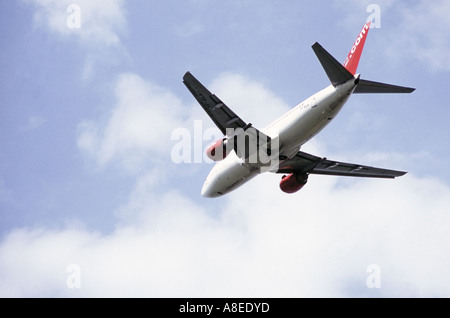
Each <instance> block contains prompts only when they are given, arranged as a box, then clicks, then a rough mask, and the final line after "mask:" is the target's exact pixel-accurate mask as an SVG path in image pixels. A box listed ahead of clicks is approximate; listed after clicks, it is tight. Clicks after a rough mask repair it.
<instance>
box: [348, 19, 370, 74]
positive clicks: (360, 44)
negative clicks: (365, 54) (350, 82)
mask: <svg viewBox="0 0 450 318" xmlns="http://www.w3.org/2000/svg"><path fill="white" fill-rule="evenodd" d="M369 28H370V22H367V23H366V24H365V25H364V26H363V28H362V30H361V32H360V33H359V34H358V37H357V38H356V41H355V44H353V47H352V49H351V50H350V53H348V56H347V58H346V59H345V62H344V67H345V68H346V69H347V70H348V71H349V72H350V73H352V74H353V75H355V73H356V69H357V68H358V63H359V59H360V58H361V53H362V50H363V48H364V43H365V42H366V38H367V34H368V33H369Z"/></svg>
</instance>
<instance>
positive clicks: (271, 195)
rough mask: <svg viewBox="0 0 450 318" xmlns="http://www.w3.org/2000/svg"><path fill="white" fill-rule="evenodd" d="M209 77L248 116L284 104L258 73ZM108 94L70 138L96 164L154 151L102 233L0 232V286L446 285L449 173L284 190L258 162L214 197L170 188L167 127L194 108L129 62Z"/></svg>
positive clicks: (180, 289) (270, 293)
mask: <svg viewBox="0 0 450 318" xmlns="http://www.w3.org/2000/svg"><path fill="white" fill-rule="evenodd" d="M211 86H212V87H213V88H216V89H213V90H215V91H216V92H217V93H218V95H219V96H220V97H222V98H223V99H224V101H226V102H227V103H229V105H230V106H231V107H233V109H234V110H235V111H236V112H237V113H239V114H240V115H241V111H242V113H245V112H247V115H245V116H248V118H249V119H251V118H253V117H255V118H256V117H257V118H258V120H259V121H261V122H264V121H265V120H266V119H268V117H271V116H272V115H273V114H270V116H269V114H267V113H266V112H264V111H261V112H255V114H254V115H255V116H253V114H251V110H252V109H253V111H254V108H255V107H256V108H258V107H260V108H261V109H263V110H267V111H269V109H271V108H270V107H275V109H276V110H274V112H278V111H282V110H283V109H284V108H285V105H284V103H283V102H282V101H281V99H279V98H277V97H276V96H275V95H274V94H273V93H271V92H270V91H269V90H267V89H266V88H265V87H264V86H263V85H261V84H258V83H257V82H255V81H252V80H249V79H246V78H245V77H242V76H238V75H233V74H229V75H225V76H223V77H220V78H219V79H217V80H216V81H214V83H213V85H211ZM222 89H223V90H224V91H223V94H222V93H221V90H222ZM228 92H230V93H231V92H233V94H235V95H233V94H230V95H229V94H228ZM115 94H116V99H117V102H116V104H115V105H114V106H113V109H112V112H111V114H110V116H109V117H108V118H107V121H106V122H105V123H99V122H84V123H83V124H81V125H80V128H79V129H80V135H79V139H78V143H79V146H80V148H81V149H82V150H83V151H85V153H87V154H89V155H90V156H92V157H93V158H94V159H95V160H97V161H98V162H100V163H102V164H106V163H109V162H111V161H113V160H120V161H123V162H126V161H127V160H129V158H130V157H131V158H133V157H134V158H140V159H139V160H137V161H142V158H148V157H149V156H153V158H154V159H155V158H156V159H158V158H159V159H162V160H161V161H159V160H156V161H154V166H153V167H148V166H146V167H145V168H144V169H142V170H140V172H141V173H140V174H139V175H138V176H137V177H136V182H135V187H134V189H133V190H132V191H131V193H130V195H129V200H128V202H127V203H126V204H125V205H123V206H120V207H117V209H116V211H111V212H110V213H111V214H113V213H114V212H115V213H116V214H117V215H118V216H119V217H120V221H119V222H118V223H117V228H116V230H115V231H114V232H112V233H109V234H105V233H97V232H93V231H90V230H87V229H85V228H82V227H81V228H80V227H79V226H68V227H66V228H63V229H59V230H50V229H45V228H41V229H17V230H13V231H12V232H11V233H9V234H8V235H6V237H5V238H4V239H3V240H2V242H1V243H0V295H2V296H39V297H42V296H67V297H70V296H86V297H91V296H149V297H302V296H386V297H397V296H446V297H448V296H449V295H450V288H449V286H450V285H449V281H450V272H449V268H450V266H449V265H450V256H449V254H448V250H449V249H450V225H449V224H450V214H448V207H449V206H450V188H449V187H448V185H446V184H444V183H442V182H440V181H439V180H433V179H429V178H416V177H415V176H414V175H407V176H405V177H402V178H400V179H396V180H368V179H349V178H347V179H346V178H338V177H324V176H311V177H310V180H309V182H308V184H307V186H306V187H305V188H304V189H302V190H301V191H300V192H298V193H297V194H294V195H287V194H284V193H282V192H281V191H280V190H279V189H278V182H279V180H280V176H275V175H269V174H266V175H262V176H259V177H258V178H256V179H254V180H252V181H250V182H249V183H248V184H246V185H244V186H243V187H242V188H240V189H238V190H237V191H235V192H233V193H231V194H229V195H227V196H226V197H224V198H221V199H214V200H209V201H207V200H206V199H200V198H198V197H195V198H189V197H187V195H186V194H184V193H182V192H181V191H183V190H181V189H183V188H182V187H180V186H179V183H180V181H181V182H183V181H186V180H181V178H182V177H180V175H177V177H178V178H173V179H172V180H170V181H169V182H168V184H167V185H166V184H161V176H163V174H164V170H165V169H167V167H166V166H165V164H164V162H166V161H164V154H165V153H169V152H170V150H168V148H170V147H169V146H168V145H170V142H169V140H170V131H171V129H173V128H174V127H178V126H179V125H184V124H186V123H188V122H189V120H190V118H195V117H187V115H188V114H186V113H184V115H183V116H181V115H180V114H183V108H184V106H182V105H181V103H180V101H179V99H178V98H177V97H176V96H175V95H173V94H172V93H170V92H169V91H167V90H165V89H163V88H161V87H159V86H157V85H155V84H152V83H149V82H148V81H145V80H143V79H142V78H141V77H139V76H137V75H135V74H123V75H121V76H120V77H119V79H118V81H117V85H116V89H115ZM255 94H256V95H255ZM251 95H254V96H253V97H254V98H250V97H248V96H251ZM258 95H261V96H263V97H264V98H262V99H260V98H259V97H257V96H258ZM235 103H236V104H237V103H239V104H240V105H243V108H242V109H239V110H238V109H236V108H235V107H234V106H233V105H234V104H235ZM198 108H199V106H196V108H195V109H198ZM187 109H188V110H189V111H193V112H196V110H193V109H191V108H187ZM192 116H194V115H192ZM242 116H243V117H244V115H243V114H242ZM186 118H187V119H186ZM246 118H247V117H244V119H246ZM149 122H150V123H149ZM155 133H157V134H156V137H155ZM309 147H311V146H309ZM312 147H313V148H314V147H319V148H320V147H326V145H325V146H324V145H317V144H314V143H313V145H312ZM143 154H145V155H143ZM372 157H373V160H374V161H376V160H379V159H377V158H381V159H382V160H385V159H386V156H383V155H381V154H377V156H372ZM175 174H176V171H175V172H174V175H175ZM344 180H345V181H344ZM189 186H190V184H189ZM177 189H178V190H177ZM92 213H97V211H92ZM71 264H75V265H77V266H79V268H80V282H81V286H80V287H81V288H79V289H76V288H75V289H71V288H68V285H67V279H68V278H70V277H71V275H72V274H73V273H70V272H69V273H68V272H67V269H68V267H69V265H71ZM371 264H378V265H379V266H380V269H381V288H380V289H369V288H368V287H367V286H366V279H367V277H368V275H369V274H368V273H367V267H368V266H369V265H371Z"/></svg>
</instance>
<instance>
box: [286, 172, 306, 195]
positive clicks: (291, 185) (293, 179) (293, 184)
mask: <svg viewBox="0 0 450 318" xmlns="http://www.w3.org/2000/svg"><path fill="white" fill-rule="evenodd" d="M306 182H308V175H306V174H296V173H291V174H290V175H287V176H283V177H282V178H281V181H280V189H281V191H283V192H285V193H295V192H297V191H298V190H300V189H301V188H303V186H304V185H305V184H306Z"/></svg>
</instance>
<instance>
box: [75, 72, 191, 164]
mask: <svg viewBox="0 0 450 318" xmlns="http://www.w3.org/2000/svg"><path fill="white" fill-rule="evenodd" d="M115 97H116V104H115V105H114V106H113V108H112V111H111V114H110V116H109V118H108V120H107V122H106V123H104V124H102V123H97V122H93V121H84V122H82V123H81V124H80V125H79V129H78V130H79V136H78V146H79V147H80V148H81V149H82V150H83V151H85V152H86V153H88V154H89V155H91V156H92V157H94V158H95V159H96V160H97V161H98V163H100V164H101V165H104V164H106V163H108V162H110V161H111V160H114V159H118V160H120V161H121V162H122V163H123V164H124V165H125V167H126V168H128V169H130V170H132V171H136V170H141V169H142V168H143V165H144V163H145V162H146V161H147V162H154V159H157V158H160V157H165V158H166V159H167V160H169V159H170V149H169V150H168V148H169V147H168V145H170V144H171V141H170V135H171V132H172V130H173V129H174V128H176V127H180V126H182V120H183V117H184V116H185V115H186V109H184V108H183V106H182V105H181V101H180V100H179V99H178V98H177V97H176V96H174V95H173V94H172V93H171V92H169V91H167V90H166V89H163V88H161V87H159V86H158V85H155V84H152V83H150V82H147V81H145V80H144V79H142V78H141V77H139V76H138V75H136V74H132V73H126V74H122V75H120V76H119V78H118V80H117V84H116V88H115Z"/></svg>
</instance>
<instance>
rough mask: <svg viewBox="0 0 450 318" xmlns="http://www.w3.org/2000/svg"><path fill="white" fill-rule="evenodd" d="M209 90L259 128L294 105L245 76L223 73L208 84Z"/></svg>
mask: <svg viewBox="0 0 450 318" xmlns="http://www.w3.org/2000/svg"><path fill="white" fill-rule="evenodd" d="M210 90H211V91H213V92H214V94H216V95H217V96H219V97H220V98H221V99H222V101H223V102H224V103H226V104H227V105H228V106H229V107H230V108H232V109H233V111H235V112H236V113H237V114H238V115H239V116H240V117H241V118H242V119H243V120H244V121H246V122H251V123H252V124H253V126H254V127H256V128H258V129H261V128H264V127H265V126H267V125H268V124H270V123H271V122H272V121H274V120H275V119H277V118H278V117H280V116H281V115H283V113H285V112H287V111H288V110H289V108H291V107H293V106H295V105H288V104H286V102H284V101H283V100H282V99H281V98H280V97H278V96H276V95H275V94H274V93H273V92H272V91H271V90H270V89H268V88H267V87H265V86H264V84H262V83H261V82H257V81H254V80H252V79H250V78H248V77H246V76H243V75H240V74H233V73H225V74H222V75H221V76H219V77H218V78H217V79H215V80H214V81H213V83H212V84H211V85H210Z"/></svg>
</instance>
